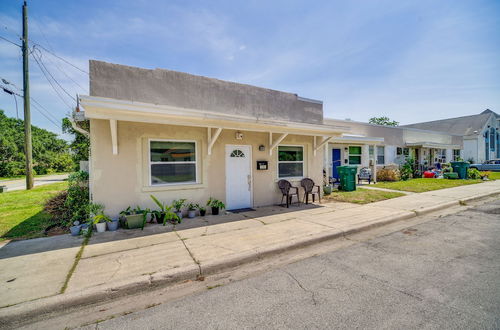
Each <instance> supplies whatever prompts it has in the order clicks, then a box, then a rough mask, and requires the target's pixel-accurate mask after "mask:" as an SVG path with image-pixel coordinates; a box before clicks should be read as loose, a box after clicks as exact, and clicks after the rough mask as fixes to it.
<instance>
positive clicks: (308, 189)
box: [300, 178, 321, 204]
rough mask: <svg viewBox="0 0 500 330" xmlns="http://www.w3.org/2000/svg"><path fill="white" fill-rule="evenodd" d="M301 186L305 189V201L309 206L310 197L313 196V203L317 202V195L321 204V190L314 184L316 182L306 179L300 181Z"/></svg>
mask: <svg viewBox="0 0 500 330" xmlns="http://www.w3.org/2000/svg"><path fill="white" fill-rule="evenodd" d="M300 185H301V186H302V188H304V201H305V203H306V204H309V195H312V199H313V203H314V202H315V198H314V196H315V195H318V201H319V202H321V190H320V189H321V188H320V186H318V185H316V184H314V181H313V180H311V179H309V178H304V179H302V180H301V181H300Z"/></svg>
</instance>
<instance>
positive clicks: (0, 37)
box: [0, 36, 21, 47]
mask: <svg viewBox="0 0 500 330" xmlns="http://www.w3.org/2000/svg"><path fill="white" fill-rule="evenodd" d="M0 39H3V40H5V41H7V42H9V43H11V44H13V45H15V46H17V47H21V45H18V44H16V43H15V42H14V41H11V40H9V39H7V38H4V37H2V36H0Z"/></svg>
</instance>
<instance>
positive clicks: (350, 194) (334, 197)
mask: <svg viewBox="0 0 500 330" xmlns="http://www.w3.org/2000/svg"><path fill="white" fill-rule="evenodd" d="M404 195H405V194H403V193H398V192H392V191H381V190H369V189H363V188H357V189H356V190H355V191H334V192H332V193H331V194H330V195H325V196H324V199H325V200H329V201H337V202H347V203H356V204H368V203H373V202H378V201H383V200H385V199H390V198H395V197H400V196H404Z"/></svg>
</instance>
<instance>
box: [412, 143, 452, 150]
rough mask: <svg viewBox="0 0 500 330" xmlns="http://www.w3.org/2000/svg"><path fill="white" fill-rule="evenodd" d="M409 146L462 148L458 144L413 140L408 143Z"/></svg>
mask: <svg viewBox="0 0 500 330" xmlns="http://www.w3.org/2000/svg"><path fill="white" fill-rule="evenodd" d="M406 146H407V147H411V148H433V149H462V147H461V146H460V145H458V144H446V143H436V142H412V143H406Z"/></svg>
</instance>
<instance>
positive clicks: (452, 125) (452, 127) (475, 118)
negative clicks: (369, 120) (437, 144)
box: [401, 109, 499, 135]
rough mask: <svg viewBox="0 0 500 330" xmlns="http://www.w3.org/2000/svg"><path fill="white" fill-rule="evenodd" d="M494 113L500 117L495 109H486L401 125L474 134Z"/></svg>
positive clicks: (450, 132) (457, 133) (460, 133)
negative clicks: (477, 112) (461, 115)
mask: <svg viewBox="0 0 500 330" xmlns="http://www.w3.org/2000/svg"><path fill="white" fill-rule="evenodd" d="M492 115H493V116H495V117H497V118H498V117H499V115H498V114H497V113H495V112H494V111H491V110H490V109H486V110H484V111H483V112H481V113H480V114H477V115H471V116H463V117H455V118H449V119H442V120H434V121H427V122H422V123H416V124H410V125H401V126H402V127H411V128H418V129H425V130H430V131H438V132H446V133H449V134H456V135H471V134H474V131H478V132H479V133H480V132H481V131H482V130H483V128H484V126H485V125H486V123H487V122H488V120H489V119H490V117H491V116H492Z"/></svg>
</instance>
